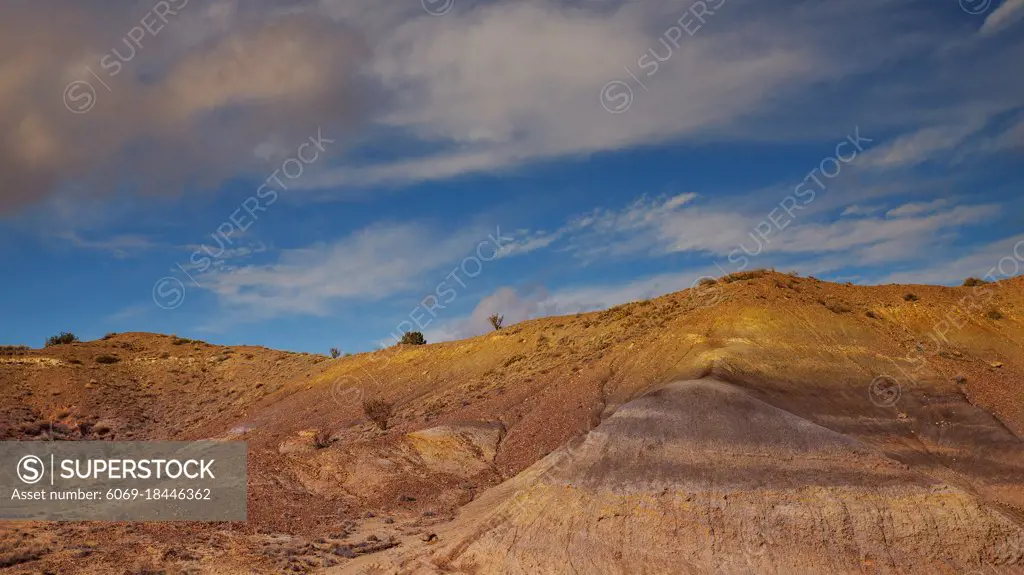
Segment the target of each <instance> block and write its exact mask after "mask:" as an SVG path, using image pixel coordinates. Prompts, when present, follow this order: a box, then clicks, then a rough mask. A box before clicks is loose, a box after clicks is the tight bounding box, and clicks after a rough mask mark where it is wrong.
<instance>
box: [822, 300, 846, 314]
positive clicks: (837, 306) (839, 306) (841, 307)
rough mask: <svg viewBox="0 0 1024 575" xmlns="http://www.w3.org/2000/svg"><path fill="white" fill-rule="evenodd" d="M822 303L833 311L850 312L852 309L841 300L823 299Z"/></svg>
mask: <svg viewBox="0 0 1024 575" xmlns="http://www.w3.org/2000/svg"><path fill="white" fill-rule="evenodd" d="M821 305H823V306H825V308H826V309H828V310H829V311H830V312H832V313H849V312H850V311H851V310H850V308H849V307H848V306H847V305H846V304H844V303H843V302H839V301H823V302H821Z"/></svg>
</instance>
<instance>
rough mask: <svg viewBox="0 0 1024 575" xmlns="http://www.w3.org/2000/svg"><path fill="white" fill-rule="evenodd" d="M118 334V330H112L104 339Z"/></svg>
mask: <svg viewBox="0 0 1024 575" xmlns="http://www.w3.org/2000/svg"><path fill="white" fill-rule="evenodd" d="M116 335H117V332H116V331H112V332H109V333H107V335H105V336H103V339H110V338H112V337H114V336H116Z"/></svg>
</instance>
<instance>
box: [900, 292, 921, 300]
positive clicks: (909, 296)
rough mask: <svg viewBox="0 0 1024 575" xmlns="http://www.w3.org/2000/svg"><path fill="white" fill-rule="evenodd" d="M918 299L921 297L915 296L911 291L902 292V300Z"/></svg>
mask: <svg viewBox="0 0 1024 575" xmlns="http://www.w3.org/2000/svg"><path fill="white" fill-rule="evenodd" d="M919 299H921V298H919V297H917V296H916V295H914V294H912V293H908V294H903V300H904V301H917V300H919Z"/></svg>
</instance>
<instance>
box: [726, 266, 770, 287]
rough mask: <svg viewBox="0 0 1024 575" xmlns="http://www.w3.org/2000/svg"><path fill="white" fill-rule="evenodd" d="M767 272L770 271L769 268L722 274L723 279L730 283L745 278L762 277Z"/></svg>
mask: <svg viewBox="0 0 1024 575" xmlns="http://www.w3.org/2000/svg"><path fill="white" fill-rule="evenodd" d="M766 273H768V270H766V269H757V270H750V271H749V272H735V273H731V274H729V275H725V276H722V281H723V282H725V283H727V284H728V283H732V282H738V281H744V280H753V279H757V278H759V277H762V276H763V275H765V274H766Z"/></svg>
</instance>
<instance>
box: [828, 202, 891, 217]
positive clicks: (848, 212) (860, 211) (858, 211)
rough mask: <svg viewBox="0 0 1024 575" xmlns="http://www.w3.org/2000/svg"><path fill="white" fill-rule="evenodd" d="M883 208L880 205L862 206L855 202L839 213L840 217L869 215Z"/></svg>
mask: <svg viewBox="0 0 1024 575" xmlns="http://www.w3.org/2000/svg"><path fill="white" fill-rule="evenodd" d="M882 209H884V208H882V207H880V206H860V205H857V204H854V205H852V206H846V207H845V208H843V211H842V213H841V214H839V217H841V218H845V217H849V216H854V217H856V216H869V215H871V214H875V213H878V212H880V211H881V210H882Z"/></svg>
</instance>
